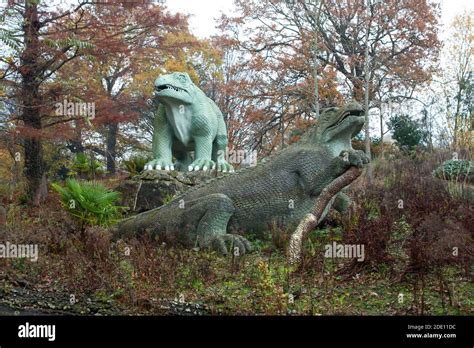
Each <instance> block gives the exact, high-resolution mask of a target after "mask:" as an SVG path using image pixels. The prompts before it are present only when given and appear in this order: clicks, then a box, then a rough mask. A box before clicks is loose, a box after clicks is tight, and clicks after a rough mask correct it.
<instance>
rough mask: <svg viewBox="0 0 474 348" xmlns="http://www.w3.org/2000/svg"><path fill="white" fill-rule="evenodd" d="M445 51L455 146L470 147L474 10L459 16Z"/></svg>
mask: <svg viewBox="0 0 474 348" xmlns="http://www.w3.org/2000/svg"><path fill="white" fill-rule="evenodd" d="M449 34H450V35H449V38H448V39H447V41H446V43H445V47H444V50H445V52H446V55H447V59H446V61H445V62H443V63H444V64H443V65H444V67H443V70H442V72H443V73H442V76H441V87H442V91H443V95H444V98H445V112H446V119H447V121H448V127H449V128H450V129H451V130H452V137H453V141H452V147H453V149H458V148H460V147H466V146H468V145H469V144H470V143H471V142H472V138H471V137H472V122H473V121H472V120H473V118H474V113H473V112H474V111H473V86H474V59H473V57H474V11H472V10H471V11H469V12H465V13H463V14H460V15H458V16H456V17H455V18H454V20H453V22H452V24H451V28H450V31H449Z"/></svg>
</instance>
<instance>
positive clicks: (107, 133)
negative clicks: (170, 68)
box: [60, 3, 196, 174]
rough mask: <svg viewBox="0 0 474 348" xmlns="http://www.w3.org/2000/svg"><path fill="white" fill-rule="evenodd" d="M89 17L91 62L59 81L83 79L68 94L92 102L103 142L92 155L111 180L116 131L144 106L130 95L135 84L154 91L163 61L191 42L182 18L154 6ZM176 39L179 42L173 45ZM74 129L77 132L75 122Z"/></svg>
mask: <svg viewBox="0 0 474 348" xmlns="http://www.w3.org/2000/svg"><path fill="white" fill-rule="evenodd" d="M88 15H89V16H90V17H91V20H92V21H93V22H94V23H96V25H97V26H98V27H99V26H101V28H102V29H101V30H100V31H98V32H97V33H96V35H95V36H94V37H93V38H92V40H91V42H92V44H93V45H94V49H93V50H92V51H91V56H92V57H93V58H94V59H93V60H89V59H80V60H77V61H76V62H75V63H74V66H71V69H69V71H67V72H66V71H64V74H62V75H61V76H60V79H61V80H63V81H76V80H77V77H78V76H84V77H85V79H86V81H87V83H85V84H80V85H77V88H72V90H71V91H70V93H71V94H72V96H74V97H78V98H80V99H84V98H87V99H89V100H90V99H91V98H92V99H93V100H94V101H95V102H96V104H97V105H96V106H97V107H96V113H97V117H96V118H95V119H94V121H93V123H94V125H95V126H96V127H98V129H99V131H100V133H101V134H103V137H104V138H105V141H104V143H105V148H101V147H100V146H93V150H94V151H95V152H98V153H99V154H101V155H103V156H104V157H105V159H106V162H107V171H108V172H109V173H110V174H115V170H116V157H117V155H118V151H119V149H118V146H119V144H118V138H119V136H120V130H119V125H120V124H121V123H123V122H125V121H132V120H136V119H137V118H138V115H139V110H140V108H143V107H144V106H145V105H144V100H143V99H140V97H139V98H137V94H138V93H135V92H134V87H138V86H137V84H134V79H135V78H136V77H138V76H139V77H140V78H139V80H140V81H141V82H145V81H143V77H144V76H147V78H148V81H146V86H147V87H149V86H153V81H154V79H155V78H156V76H157V75H158V74H160V72H162V69H163V66H164V65H165V62H166V58H167V57H169V56H170V55H171V54H178V52H179V50H182V49H183V47H186V46H192V45H193V44H194V43H195V41H196V40H195V38H193V37H191V36H190V35H182V34H181V33H186V32H187V19H186V17H184V16H182V15H180V14H175V15H171V14H169V13H167V12H166V11H165V9H164V7H162V6H158V5H153V6H151V5H150V4H147V3H137V4H135V5H134V6H133V7H131V8H130V7H127V8H125V7H117V6H99V7H96V8H94V9H93V10H92V11H90V12H89V13H88ZM180 35H182V36H183V38H182V39H181V40H176V39H175V38H176V37H179V36H180ZM172 38H173V39H172ZM75 85H76V84H75V83H74V84H73V86H75ZM141 90H143V89H142V88H141V87H140V88H139V91H141ZM78 125H79V126H81V122H80V120H79V121H78ZM78 136H79V137H80V132H78Z"/></svg>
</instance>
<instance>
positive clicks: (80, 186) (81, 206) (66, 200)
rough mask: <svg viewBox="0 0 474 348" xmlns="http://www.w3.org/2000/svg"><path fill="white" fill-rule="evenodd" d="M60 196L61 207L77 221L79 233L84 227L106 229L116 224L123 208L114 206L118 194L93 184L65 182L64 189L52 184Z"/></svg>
mask: <svg viewBox="0 0 474 348" xmlns="http://www.w3.org/2000/svg"><path fill="white" fill-rule="evenodd" d="M52 186H53V188H54V190H55V191H57V192H58V193H59V194H60V196H61V203H62V205H63V207H64V208H65V209H66V210H67V211H68V212H69V213H70V214H71V215H72V216H73V217H74V218H75V219H76V220H77V221H78V223H79V227H80V230H81V232H83V231H84V229H85V227H86V226H102V227H107V226H110V225H112V224H114V223H115V222H117V221H118V220H119V219H120V217H121V212H122V211H123V210H124V209H125V207H121V206H117V205H115V204H116V202H117V201H118V200H119V198H120V194H119V193H118V192H116V191H111V190H109V189H107V188H106V187H104V186H102V185H100V184H98V183H96V182H93V181H87V182H78V181H77V180H74V179H68V180H66V185H65V187H62V186H60V185H58V184H52Z"/></svg>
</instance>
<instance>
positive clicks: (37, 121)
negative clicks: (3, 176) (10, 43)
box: [19, 1, 44, 202]
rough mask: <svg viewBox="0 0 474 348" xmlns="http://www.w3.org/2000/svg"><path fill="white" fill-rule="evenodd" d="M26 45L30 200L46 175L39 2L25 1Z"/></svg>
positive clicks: (24, 95) (23, 117)
mask: <svg viewBox="0 0 474 348" xmlns="http://www.w3.org/2000/svg"><path fill="white" fill-rule="evenodd" d="M23 26H24V39H25V49H24V51H23V53H22V55H21V61H22V66H23V67H22V70H21V76H22V83H21V90H20V98H19V99H20V101H21V104H22V105H23V106H24V107H23V111H22V113H21V120H22V121H23V122H24V126H25V128H26V129H27V130H28V134H27V135H26V137H25V141H24V147H25V169H24V174H25V177H26V181H27V195H28V198H29V199H30V200H35V201H38V202H40V201H41V199H39V200H37V197H36V196H37V193H38V190H39V189H40V186H41V179H42V177H43V172H44V165H43V152H42V144H41V139H40V135H41V128H42V126H41V96H40V93H39V83H38V75H39V73H40V72H39V68H38V64H39V61H38V59H39V22H38V7H37V4H35V3H34V2H30V1H25V19H24V23H23Z"/></svg>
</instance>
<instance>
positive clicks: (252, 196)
mask: <svg viewBox="0 0 474 348" xmlns="http://www.w3.org/2000/svg"><path fill="white" fill-rule="evenodd" d="M363 124H364V117H363V109H362V108H361V106H359V105H358V104H356V103H351V104H348V105H346V106H345V107H343V108H340V109H339V108H330V109H327V110H325V111H324V112H323V113H322V114H321V117H320V119H319V121H318V123H317V125H316V126H315V127H313V128H312V129H311V130H309V131H308V133H307V134H306V135H305V136H304V137H302V139H301V140H300V141H299V142H297V143H295V144H292V145H291V146H289V147H287V148H285V149H284V150H282V151H280V152H279V153H276V154H275V155H273V156H271V157H270V158H269V159H268V160H267V161H265V162H263V163H259V164H258V165H257V166H255V167H249V168H244V169H241V170H239V171H237V172H236V173H234V174H227V175H224V176H221V177H217V178H215V179H212V180H211V181H209V182H206V183H204V184H202V185H199V186H197V187H196V188H193V189H190V190H188V191H186V192H184V193H183V194H181V195H178V196H177V197H175V198H174V199H173V200H172V201H171V202H169V203H168V204H165V205H163V206H161V207H159V208H156V209H153V210H150V211H148V212H145V213H142V214H139V215H136V216H134V217H132V218H130V219H127V220H125V221H124V222H122V223H121V224H120V225H119V226H118V228H117V231H116V233H115V238H116V239H117V238H126V237H131V236H138V235H142V234H151V235H154V236H157V237H159V238H163V239H164V240H169V239H171V240H177V241H179V242H180V243H182V244H184V245H186V246H189V247H198V248H212V249H216V250H218V251H220V252H221V253H223V254H227V253H228V244H230V245H233V247H234V248H236V247H237V248H239V252H240V253H241V254H242V253H245V252H248V251H250V250H251V246H250V243H249V242H248V241H247V239H245V238H244V237H243V236H242V235H240V234H236V233H240V232H245V233H255V234H259V233H262V232H264V231H267V230H268V229H269V227H270V226H271V225H273V224H277V225H279V226H282V227H285V228H286V229H290V228H291V229H294V227H296V226H297V225H298V223H299V222H300V221H301V220H302V218H303V217H304V216H305V215H306V214H307V213H309V212H310V211H311V209H312V207H313V204H314V201H315V199H316V198H317V197H318V196H319V195H320V193H321V192H322V190H323V189H324V188H325V187H326V186H327V185H329V184H330V183H331V182H332V181H333V180H334V179H336V178H338V177H339V176H341V175H342V174H344V173H345V172H346V171H347V170H348V169H349V168H350V167H351V166H357V167H359V168H360V167H362V166H363V165H364V164H366V163H368V162H369V159H368V158H367V156H366V155H365V154H364V152H362V151H358V150H354V149H352V146H351V139H352V137H354V136H355V135H356V134H357V133H358V132H359V131H360V130H361V129H362V127H363ZM347 200H348V197H347V196H345V195H344V194H343V193H342V192H339V193H338V194H337V195H336V196H335V197H333V199H332V200H331V202H330V203H329V204H328V206H327V207H326V209H325V212H324V214H323V215H326V214H327V212H328V210H329V208H330V207H331V205H332V204H334V205H335V206H336V208H338V207H339V208H341V207H344V206H347Z"/></svg>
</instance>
